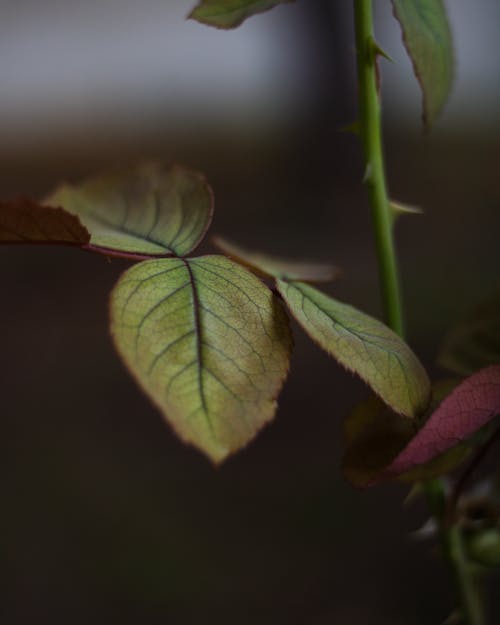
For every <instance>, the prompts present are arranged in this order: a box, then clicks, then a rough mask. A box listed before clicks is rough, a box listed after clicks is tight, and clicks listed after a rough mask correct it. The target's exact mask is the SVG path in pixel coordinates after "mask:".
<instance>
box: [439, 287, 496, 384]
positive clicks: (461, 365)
mask: <svg viewBox="0 0 500 625" xmlns="http://www.w3.org/2000/svg"><path fill="white" fill-rule="evenodd" d="M438 362H439V364H440V365H441V366H443V367H445V368H446V369H449V370H450V371H454V372H456V373H459V374H461V375H469V374H471V373H474V371H477V370H478V369H482V368H483V367H487V366H489V365H497V364H500V289H498V290H497V292H496V294H495V295H494V296H493V297H492V299H490V300H488V301H486V302H484V303H483V304H481V305H480V306H479V307H478V308H476V309H475V310H474V311H473V312H472V313H471V314H470V315H468V316H467V317H466V318H465V319H463V320H462V321H460V322H459V323H458V324H457V325H456V326H455V327H453V328H452V329H451V331H450V332H449V334H448V335H447V336H446V338H445V340H444V342H443V346H442V348H441V350H440V354H439V358H438Z"/></svg>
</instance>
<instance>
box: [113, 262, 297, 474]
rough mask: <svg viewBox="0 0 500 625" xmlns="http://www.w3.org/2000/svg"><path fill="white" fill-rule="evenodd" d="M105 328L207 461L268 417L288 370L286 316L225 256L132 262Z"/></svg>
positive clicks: (177, 428) (236, 443) (223, 454)
mask: <svg viewBox="0 0 500 625" xmlns="http://www.w3.org/2000/svg"><path fill="white" fill-rule="evenodd" d="M111 331H112V335H113V337H114V341H115V344H116V347H117V349H118V351H119V352H120V354H121V356H122V357H123V359H124V361H125V364H126V365H127V366H128V367H129V369H130V370H131V372H132V373H133V375H134V376H135V377H136V379H137V381H138V382H139V384H140V385H141V387H142V388H143V389H144V391H145V392H146V393H147V394H148V395H149V396H150V397H151V399H152V400H153V401H154V403H155V404H156V405H157V406H158V407H159V408H160V410H161V411H162V413H163V414H164V416H165V418H166V419H167V421H168V422H169V423H170V424H171V425H172V427H173V428H174V430H175V431H176V432H177V434H178V435H179V436H180V437H181V438H182V439H183V440H185V441H186V442H188V443H192V444H193V445H195V446H196V447H198V448H199V449H201V450H202V451H203V452H204V453H205V454H206V455H207V456H209V457H210V458H211V459H212V460H213V461H214V462H220V461H222V460H224V459H225V458H226V457H227V456H228V455H229V454H231V453H233V452H235V451H237V450H238V449H240V448H241V447H243V446H244V445H246V444H247V443H248V442H249V441H250V440H251V439H252V438H253V437H254V436H255V434H256V433H257V432H258V431H259V430H260V429H261V427H262V426H263V425H265V424H266V423H267V422H268V421H270V420H271V419H272V418H273V416H274V413H275V411H276V405H277V404H276V397H277V395H278V392H279V390H280V389H281V386H282V384H283V381H284V379H285V377H286V375H287V372H288V365H289V358H290V352H291V335H290V329H289V324H288V318H287V316H286V314H285V312H284V310H283V308H282V306H281V304H280V302H279V300H278V299H277V298H276V297H275V296H274V295H273V294H272V293H271V291H270V290H269V289H268V288H267V287H266V286H265V285H264V284H263V283H262V282H261V281H260V280H258V279H257V278H256V277H255V276H253V275H252V274H251V273H249V272H248V271H247V270H246V269H244V268H243V267H240V266H239V265H237V264H235V263H233V262H232V261H230V260H229V259H227V258H224V257H223V256H203V257H200V258H193V259H180V258H171V259H162V260H151V261H147V262H143V263H138V264H136V265H134V266H133V267H132V268H131V269H129V270H128V271H126V272H125V274H124V275H123V276H122V278H121V279H120V280H119V282H118V284H117V285H116V287H115V289H114V291H113V293H112V298H111Z"/></svg>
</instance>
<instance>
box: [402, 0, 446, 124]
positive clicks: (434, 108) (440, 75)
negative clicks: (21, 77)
mask: <svg viewBox="0 0 500 625" xmlns="http://www.w3.org/2000/svg"><path fill="white" fill-rule="evenodd" d="M392 5H393V9H394V16H395V17H396V19H397V20H398V22H399V23H400V25H401V29H402V31H403V42H404V45H405V47H406V50H407V52H408V54H409V56H410V58H411V60H412V63H413V69H414V71H415V75H416V77H417V79H418V81H419V83H420V86H421V88H422V93H423V119H424V124H425V126H427V127H429V126H431V125H432V124H433V122H434V120H435V119H436V117H437V116H438V115H439V113H440V112H441V109H442V108H443V106H444V104H445V102H446V100H447V98H448V95H449V93H450V90H451V86H452V83H453V73H454V59H453V41H452V35H451V30H450V25H449V22H448V16H447V14H446V8H445V5H444V2H443V0H392Z"/></svg>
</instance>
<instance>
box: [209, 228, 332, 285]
mask: <svg viewBox="0 0 500 625" xmlns="http://www.w3.org/2000/svg"><path fill="white" fill-rule="evenodd" d="M214 243H215V245H216V246H217V247H218V248H219V249H220V250H221V251H222V252H224V253H225V254H227V255H228V256H230V257H231V258H233V259H234V260H235V261H236V262H238V263H240V264H241V265H244V266H245V267H248V268H249V269H251V270H252V271H254V272H257V273H259V274H261V275H263V276H265V277H268V278H282V279H284V280H301V281H302V282H330V281H331V280H334V279H335V278H336V277H338V275H339V274H340V270H339V269H337V267H334V266H333V265H329V264H326V263H311V262H308V261H293V260H287V259H284V258H277V257H275V256H269V255H268V254H263V253H261V252H251V251H249V250H245V249H243V248H241V247H239V246H237V245H235V244H234V243H230V242H229V241H226V240H225V239H222V238H221V237H215V238H214Z"/></svg>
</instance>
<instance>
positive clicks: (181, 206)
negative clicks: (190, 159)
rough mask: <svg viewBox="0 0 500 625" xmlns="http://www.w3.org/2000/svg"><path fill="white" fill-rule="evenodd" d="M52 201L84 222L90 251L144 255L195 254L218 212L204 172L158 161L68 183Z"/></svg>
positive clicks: (52, 197) (58, 191)
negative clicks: (87, 232)
mask: <svg viewBox="0 0 500 625" xmlns="http://www.w3.org/2000/svg"><path fill="white" fill-rule="evenodd" d="M47 202H48V203H50V204H53V205H56V206H63V207H64V208H65V210H67V211H69V212H70V213H72V214H74V215H77V216H78V217H79V218H80V219H81V220H82V222H83V224H84V225H85V226H86V227H87V229H88V230H89V231H90V234H91V239H90V245H89V246H88V248H89V249H90V250H92V251H97V252H101V253H110V254H115V255H123V256H132V257H139V258H144V257H150V256H172V255H177V256H183V255H184V254H187V253H189V252H190V251H192V250H193V249H194V248H195V247H196V245H197V244H198V243H199V241H200V240H201V239H202V238H203V236H204V234H205V232H206V230H207V228H208V226H209V225H210V221H211V219H212V213H213V198H212V192H211V190H210V187H209V186H208V184H207V182H206V181H205V179H204V178H203V177H202V176H201V175H200V174H198V173H195V172H192V171H189V170H187V169H184V168H182V167H179V166H177V165H175V166H171V167H169V168H164V167H162V166H160V165H159V164H157V163H145V164H142V165H140V166H139V167H136V168H134V169H132V170H129V171H123V172H119V173H113V174H108V175H103V176H97V177H95V178H91V179H89V180H87V181H86V182H84V183H82V184H80V185H76V186H72V185H64V186H62V187H60V188H59V189H57V190H56V191H55V193H54V194H53V195H51V196H50V197H49V198H48V200H47Z"/></svg>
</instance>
